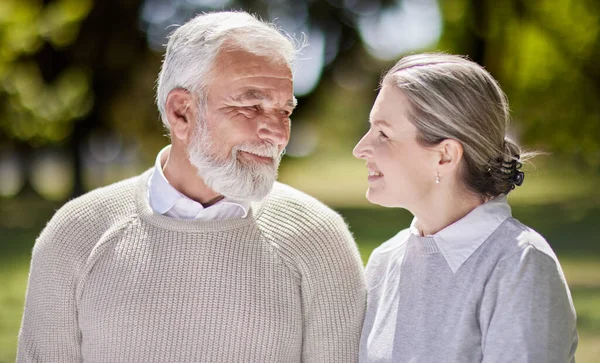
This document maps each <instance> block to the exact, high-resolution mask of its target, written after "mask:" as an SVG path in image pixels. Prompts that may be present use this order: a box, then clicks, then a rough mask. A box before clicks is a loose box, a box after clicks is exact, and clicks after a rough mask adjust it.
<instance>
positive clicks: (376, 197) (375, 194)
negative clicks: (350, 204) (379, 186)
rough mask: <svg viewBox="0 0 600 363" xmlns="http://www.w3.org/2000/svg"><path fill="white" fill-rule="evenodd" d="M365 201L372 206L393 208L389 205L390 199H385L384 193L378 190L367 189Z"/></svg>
mask: <svg viewBox="0 0 600 363" xmlns="http://www.w3.org/2000/svg"><path fill="white" fill-rule="evenodd" d="M366 196H367V200H368V201H369V202H371V203H372V204H377V205H380V206H382V207H394V205H393V204H392V203H391V201H392V200H391V198H389V197H388V198H386V196H385V193H382V192H381V191H379V190H374V189H373V188H369V189H367V195H366Z"/></svg>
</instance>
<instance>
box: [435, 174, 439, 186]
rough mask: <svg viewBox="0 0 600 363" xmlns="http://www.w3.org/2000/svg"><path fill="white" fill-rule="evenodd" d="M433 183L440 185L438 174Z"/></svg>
mask: <svg viewBox="0 0 600 363" xmlns="http://www.w3.org/2000/svg"><path fill="white" fill-rule="evenodd" d="M435 183H436V184H439V183H440V173H438V174H437V176H436V177H435Z"/></svg>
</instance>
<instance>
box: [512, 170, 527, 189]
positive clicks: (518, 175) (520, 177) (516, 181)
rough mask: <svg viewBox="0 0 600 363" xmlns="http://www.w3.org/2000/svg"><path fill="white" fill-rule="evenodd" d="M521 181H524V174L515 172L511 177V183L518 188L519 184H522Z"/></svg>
mask: <svg viewBox="0 0 600 363" xmlns="http://www.w3.org/2000/svg"><path fill="white" fill-rule="evenodd" d="M523 180H525V173H523V172H522V171H517V172H516V173H515V176H513V183H514V184H515V185H516V186H518V187H520V186H521V184H523Z"/></svg>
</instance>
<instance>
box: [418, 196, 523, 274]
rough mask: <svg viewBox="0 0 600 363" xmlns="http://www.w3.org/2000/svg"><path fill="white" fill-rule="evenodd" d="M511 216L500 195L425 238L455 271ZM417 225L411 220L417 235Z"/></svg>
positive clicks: (508, 206)
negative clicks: (436, 248)
mask: <svg viewBox="0 0 600 363" xmlns="http://www.w3.org/2000/svg"><path fill="white" fill-rule="evenodd" d="M511 216H512V213H511V209H510V205H508V203H507V201H506V196H505V195H500V196H498V197H496V198H494V199H492V200H490V201H489V202H486V203H484V204H481V205H479V206H478V207H477V208H475V209H473V210H472V211H471V212H470V213H469V214H467V215H466V216H464V217H463V218H461V219H459V220H458V221H456V222H454V223H452V224H451V225H449V226H448V227H446V228H444V229H442V230H441V231H439V232H437V233H436V234H434V235H432V236H428V237H430V238H433V240H434V241H435V243H436V245H437V246H438V248H439V250H440V251H441V253H442V254H443V255H444V258H445V259H446V261H447V262H448V265H450V268H451V269H452V271H453V272H456V271H457V270H458V269H459V268H460V266H462V264H463V263H464V262H465V261H466V260H467V259H468V258H469V257H471V255H472V254H473V252H475V250H477V248H479V246H481V245H482V244H483V242H485V240H487V239H488V237H489V236H490V235H491V234H492V233H493V232H494V231H495V230H496V229H497V228H498V227H499V226H500V224H502V222H504V221H505V220H506V219H507V218H509V217H511ZM416 223H417V219H416V218H414V219H413V221H412V223H411V225H410V231H411V233H412V234H414V235H416V236H419V235H420V234H419V231H418V229H417V228H416Z"/></svg>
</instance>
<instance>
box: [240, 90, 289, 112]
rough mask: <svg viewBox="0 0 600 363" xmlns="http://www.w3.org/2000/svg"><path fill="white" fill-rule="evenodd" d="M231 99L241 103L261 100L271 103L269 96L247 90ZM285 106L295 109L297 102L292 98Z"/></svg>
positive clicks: (257, 91) (258, 91)
mask: <svg viewBox="0 0 600 363" xmlns="http://www.w3.org/2000/svg"><path fill="white" fill-rule="evenodd" d="M232 99H233V100H234V101H235V102H243V101H262V100H267V101H271V100H272V98H271V96H269V95H268V94H266V93H264V92H262V91H260V90H257V89H249V90H246V91H245V92H244V93H242V94H241V95H239V96H236V97H232ZM285 105H286V106H287V107H291V108H296V105H298V100H297V99H296V97H292V99H290V100H288V101H287V102H286V103H285Z"/></svg>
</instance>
